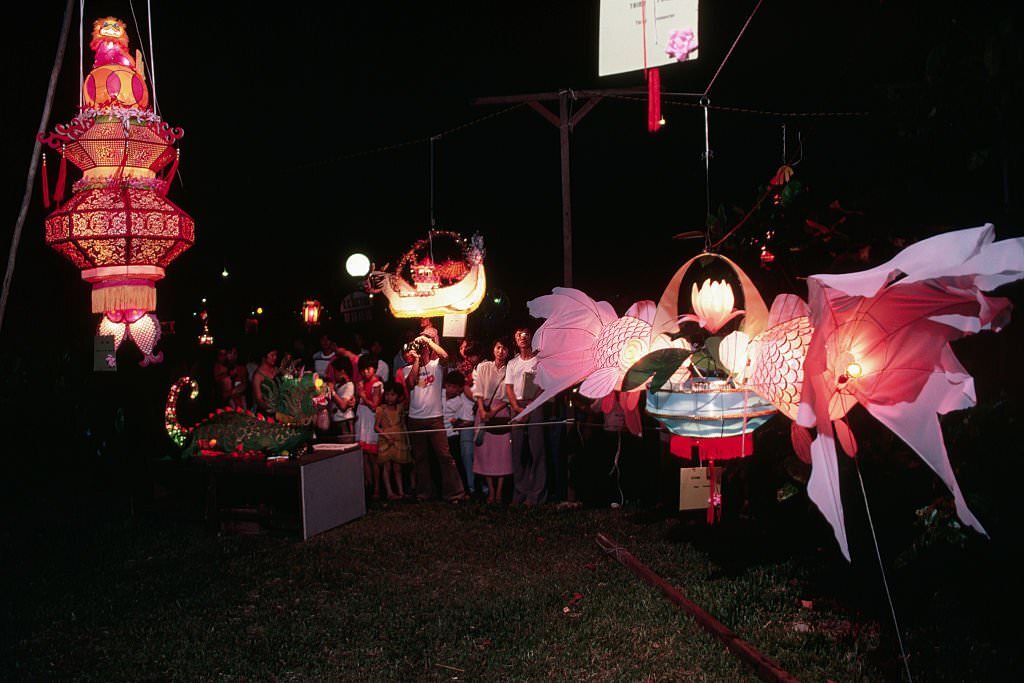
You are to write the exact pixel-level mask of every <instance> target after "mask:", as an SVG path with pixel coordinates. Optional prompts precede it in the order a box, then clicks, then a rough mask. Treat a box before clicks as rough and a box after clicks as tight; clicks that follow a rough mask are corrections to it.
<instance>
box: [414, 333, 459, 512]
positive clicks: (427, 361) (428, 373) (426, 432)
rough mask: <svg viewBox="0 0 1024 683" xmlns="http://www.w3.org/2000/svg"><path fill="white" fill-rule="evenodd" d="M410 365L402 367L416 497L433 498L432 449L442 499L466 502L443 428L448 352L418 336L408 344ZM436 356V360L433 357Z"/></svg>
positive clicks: (422, 498)
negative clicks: (439, 475) (439, 479)
mask: <svg viewBox="0 0 1024 683" xmlns="http://www.w3.org/2000/svg"><path fill="white" fill-rule="evenodd" d="M409 347H410V348H409V349H408V352H409V356H410V357H411V359H412V360H411V364H410V366H409V367H408V368H405V371H406V376H405V382H406V386H407V387H408V389H409V417H408V427H409V432H410V434H409V442H410V445H411V446H412V458H413V466H414V467H415V471H416V487H417V491H416V497H417V499H419V500H427V499H428V498H433V497H434V496H435V495H436V492H437V486H436V484H435V482H434V478H433V477H432V476H431V472H430V450H431V449H433V451H434V454H435V456H436V457H437V462H438V465H439V466H440V470H441V496H442V497H443V498H444V499H445V500H447V501H448V502H450V503H458V502H461V501H463V500H466V499H467V498H468V496H467V495H466V491H465V489H464V488H463V486H462V478H461V477H460V476H459V469H458V467H457V466H456V465H455V460H454V458H452V455H451V452H450V451H449V450H448V436H447V434H446V433H445V426H444V419H443V417H442V416H443V415H444V375H445V370H446V367H447V365H448V353H447V352H446V351H445V350H444V349H443V348H441V346H440V345H438V344H437V342H435V341H434V340H433V339H431V338H430V337H428V336H427V335H423V334H421V335H419V336H418V337H416V338H415V339H414V340H413V341H412V342H410V343H409ZM435 355H436V357H435Z"/></svg>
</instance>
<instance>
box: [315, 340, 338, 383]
mask: <svg viewBox="0 0 1024 683" xmlns="http://www.w3.org/2000/svg"><path fill="white" fill-rule="evenodd" d="M336 355H338V352H337V344H335V343H334V341H333V340H332V339H331V338H330V337H329V336H327V335H326V334H322V335H320V350H319V351H317V352H316V353H314V354H313V371H314V372H316V374H318V375H320V376H321V377H326V376H327V366H328V365H330V364H331V361H332V360H334V357H335V356H336Z"/></svg>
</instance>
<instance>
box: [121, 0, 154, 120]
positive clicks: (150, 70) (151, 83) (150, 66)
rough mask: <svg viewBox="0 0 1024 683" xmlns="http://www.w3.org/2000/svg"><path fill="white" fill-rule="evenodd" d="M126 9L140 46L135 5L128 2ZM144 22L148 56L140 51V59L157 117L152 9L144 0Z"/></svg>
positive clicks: (140, 39) (140, 32) (140, 35)
mask: <svg viewBox="0 0 1024 683" xmlns="http://www.w3.org/2000/svg"><path fill="white" fill-rule="evenodd" d="M128 7H129V8H131V11H132V22H133V23H134V24H135V33H136V34H137V35H138V36H139V45H140V46H141V45H142V31H141V30H139V18H138V17H137V16H135V3H134V2H132V1H131V0H129V2H128ZM146 22H147V25H148V27H149V54H146V51H145V50H142V57H143V59H144V60H145V63H146V66H145V68H146V71H147V72H148V74H149V91H150V93H152V95H153V111H154V112H155V113H156V114H157V116H159V115H160V107H158V106H157V103H156V64H155V63H154V62H151V61H150V60H152V59H153V8H152V7H151V6H150V4H149V0H146ZM140 49H141V47H140Z"/></svg>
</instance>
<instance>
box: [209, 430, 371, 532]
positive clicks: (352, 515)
mask: <svg viewBox="0 0 1024 683" xmlns="http://www.w3.org/2000/svg"><path fill="white" fill-rule="evenodd" d="M200 462H202V464H203V465H204V466H205V467H206V469H207V470H208V480H207V493H206V518H207V520H208V521H209V522H210V523H211V525H214V526H216V527H218V528H220V529H224V530H229V531H235V532H240V533H260V532H263V531H266V530H281V531H288V532H294V531H301V533H302V538H303V540H305V539H309V538H312V537H313V536H315V535H317V534H319V533H322V532H324V531H327V530H329V529H333V528H335V527H337V526H340V525H342V524H344V523H345V522H349V521H351V520H353V519H357V518H359V517H362V516H363V515H365V514H366V497H365V491H364V489H363V452H362V450H360V448H359V446H358V444H318V445H317V446H315V447H314V450H313V452H311V453H309V454H308V455H304V456H302V457H300V458H298V459H295V460H292V459H280V460H275V459H267V460H242V459H237V458H230V457H217V458H201V459H200Z"/></svg>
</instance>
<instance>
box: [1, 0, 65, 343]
mask: <svg viewBox="0 0 1024 683" xmlns="http://www.w3.org/2000/svg"><path fill="white" fill-rule="evenodd" d="M74 13H75V0H67V4H66V5H65V6H64V23H63V25H62V26H61V29H60V38H59V39H58V40H57V54H56V56H54V59H53V68H52V69H51V70H50V83H49V85H48V86H47V88H46V101H45V103H44V104H43V113H42V116H41V117H40V119H39V130H46V129H47V128H49V125H50V109H51V108H52V107H53V93H54V91H55V90H56V88H57V77H58V76H59V75H60V67H61V64H63V63H64V53H65V52H66V51H67V46H68V34H69V33H70V32H71V17H72V16H73V15H74ZM41 147H42V143H41V142H40V141H39V138H38V137H36V141H35V144H34V145H32V159H31V161H29V164H28V176H27V177H26V178H25V193H24V194H23V195H22V198H21V209H20V210H19V211H18V220H17V221H16V222H15V224H14V233H13V234H12V235H11V248H10V251H9V252H8V254H7V270H5V271H4V282H3V291H2V292H0V331H2V330H3V324H4V316H5V314H6V313H7V299H8V297H9V296H10V293H11V281H12V280H13V279H14V263H15V259H16V258H17V255H18V243H19V242H21V232H22V228H24V227H25V217H26V215H28V204H29V202H30V201H31V200H32V186H33V185H34V184H35V182H36V170H37V169H38V168H39V150H40V148H41Z"/></svg>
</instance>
